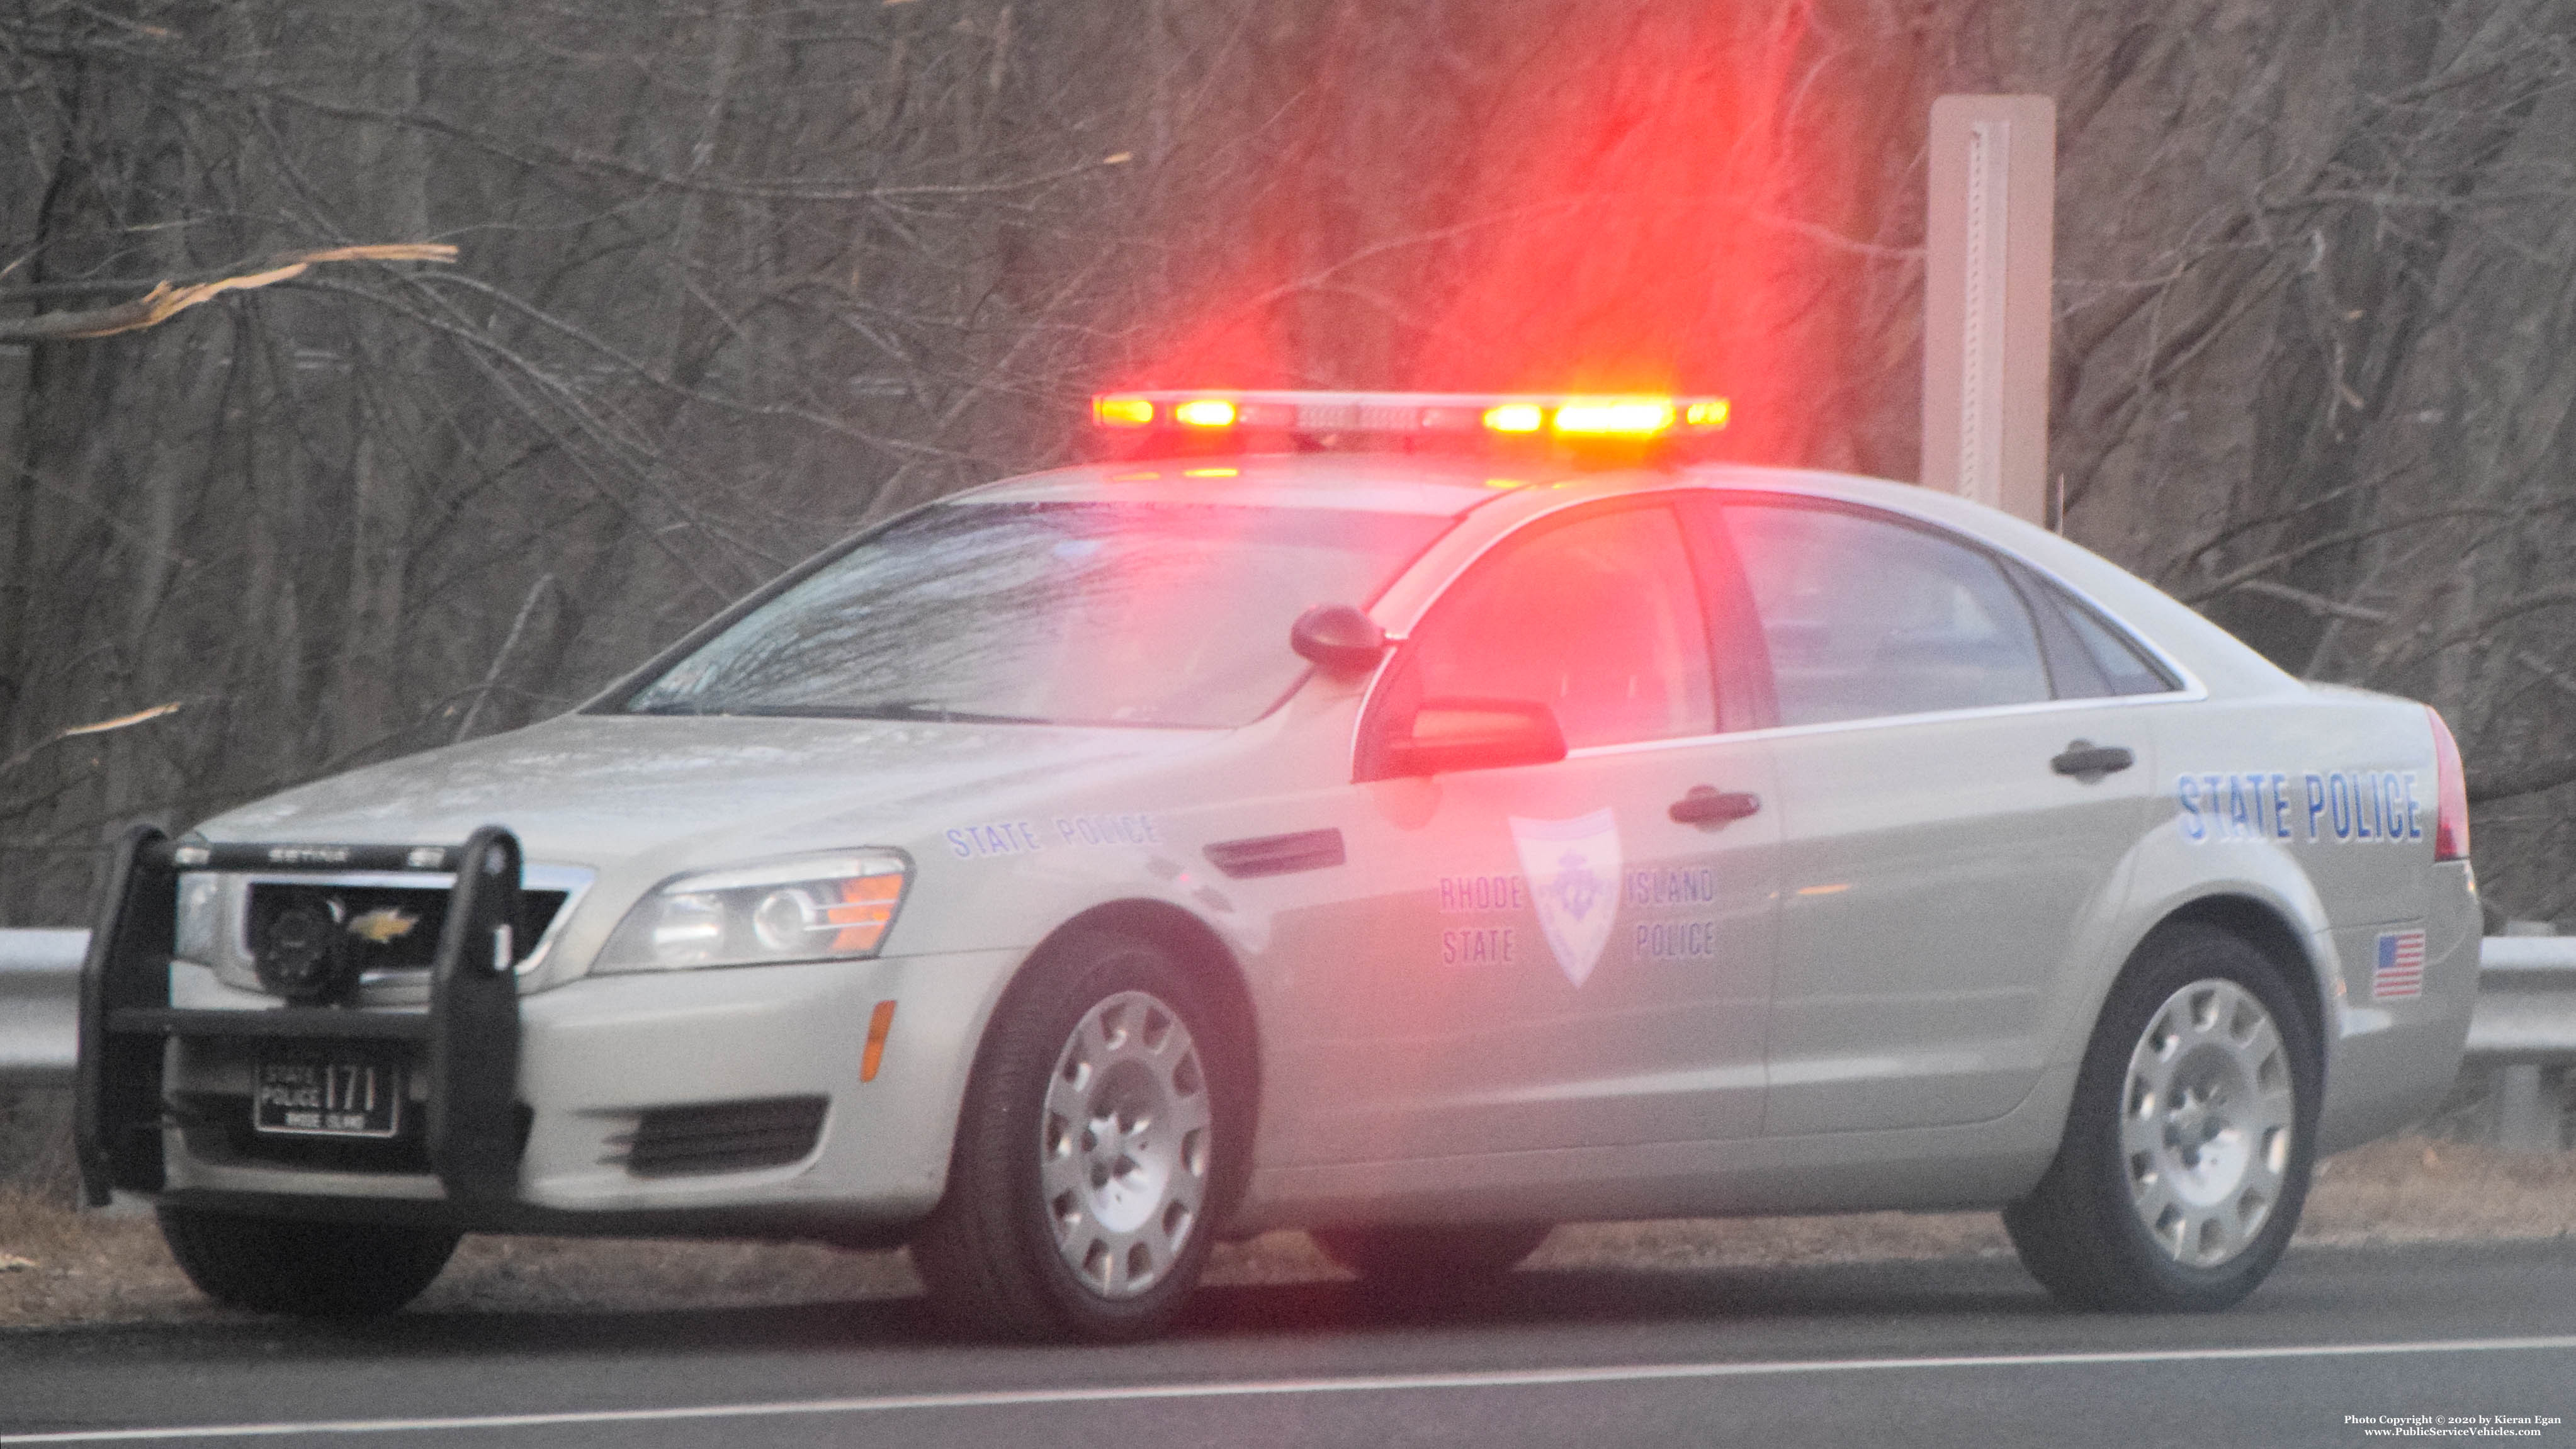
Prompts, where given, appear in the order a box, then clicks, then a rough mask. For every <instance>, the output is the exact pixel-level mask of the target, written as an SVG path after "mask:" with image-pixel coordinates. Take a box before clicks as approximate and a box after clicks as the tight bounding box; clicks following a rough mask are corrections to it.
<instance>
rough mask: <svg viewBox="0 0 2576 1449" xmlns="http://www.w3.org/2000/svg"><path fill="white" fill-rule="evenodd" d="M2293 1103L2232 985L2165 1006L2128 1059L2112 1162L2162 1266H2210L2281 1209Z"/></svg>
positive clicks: (2280, 1054)
mask: <svg viewBox="0 0 2576 1449" xmlns="http://www.w3.org/2000/svg"><path fill="white" fill-rule="evenodd" d="M2297 1115H2298V1103H2297V1098H2296V1095H2295V1093H2294V1092H2293V1090H2292V1086H2291V1080H2290V1059H2289V1053H2288V1050H2287V1049H2286V1048H2285V1047H2284V1046H2283V1045H2282V1043H2281V1033H2280V1030H2279V1029H2278V1027H2276V1026H2275V1025H2274V1023H2273V1021H2272V1015H2271V1013H2270V1012H2269V1011H2266V1010H2265V1009H2264V1007H2263V1003H2262V1001H2261V1000H2259V999H2258V998H2257V997H2255V995H2254V994H2253V993H2252V992H2250V991H2247V990H2246V989H2245V988H2244V987H2242V986H2239V985H2238V984H2236V983H2235V982H2233V981H2228V980H2224V979H2211V980H2207V981H2195V982H2193V983H2192V984H2191V985H2189V986H2186V987H2184V988H2182V989H2181V990H2180V991H2177V992H2175V993H2174V994H2173V995H2171V996H2169V997H2167V998H2166V999H2165V1003H2164V1005H2162V1006H2160V1007H2158V1008H2157V1009H2156V1013H2155V1015H2153V1016H2151V1017H2149V1018H2148V1019H2147V1026H2146V1030H2145V1031H2143V1032H2141V1033H2140V1034H2139V1036H2138V1045H2137V1048H2136V1050H2134V1051H2132V1052H2131V1053H2130V1054H2129V1074H2128V1083H2127V1088H2126V1090H2125V1091H2124V1092H2123V1093H2122V1094H2121V1112H2120V1153H2121V1157H2122V1159H2123V1161H2124V1163H2125V1164H2126V1167H2127V1172H2128V1181H2129V1201H2130V1205H2131V1206H2132V1207H2134V1208H2135V1209H2136V1211H2137V1214H2138V1221H2139V1222H2140V1223H2141V1224H2143V1225H2144V1226H2145V1227H2146V1230H2147V1235H2148V1236H2149V1237H2151V1238H2153V1239H2154V1240H2155V1241H2156V1244H2157V1246H2159V1247H2161V1248H2162V1249H2163V1250H2164V1251H2165V1254H2166V1255H2167V1256H2168V1257H2171V1258H2172V1259H2173V1260H2174V1261H2175V1262H2177V1263H2180V1264H2183V1265H2184V1266H2186V1267H2192V1268H2215V1267H2219V1266H2221V1265H2223V1264H2225V1263H2227V1262H2229V1261H2231V1260H2232V1259H2234V1258H2235V1257H2236V1256H2237V1255H2238V1254H2240V1253H2242V1252H2244V1251H2245V1250H2246V1249H2247V1248H2248V1247H2251V1246H2252V1245H2253V1243H2254V1240H2255V1238H2256V1237H2258V1236H2259V1235H2260V1234H2261V1233H2262V1231H2263V1227H2264V1224H2266V1223H2267V1222H2269V1221H2270V1220H2271V1217H2272V1212H2273V1210H2274V1208H2276V1207H2277V1206H2278V1205H2279V1203H2280V1200H2281V1192H2282V1187H2283V1184H2284V1181H2285V1179H2286V1178H2287V1176H2288V1173H2289V1165H2290V1148H2291V1145H2292V1139H2293V1137H2294V1136H2295V1132H2296V1123H2297Z"/></svg>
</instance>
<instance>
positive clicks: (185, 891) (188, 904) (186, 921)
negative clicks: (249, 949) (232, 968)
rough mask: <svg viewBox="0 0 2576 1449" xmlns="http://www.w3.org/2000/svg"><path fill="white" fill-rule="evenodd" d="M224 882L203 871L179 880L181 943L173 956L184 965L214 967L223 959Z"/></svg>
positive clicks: (173, 945) (190, 872) (175, 946)
mask: <svg viewBox="0 0 2576 1449" xmlns="http://www.w3.org/2000/svg"><path fill="white" fill-rule="evenodd" d="M223 886H224V883H223V880H222V879H221V878H220V877H218V876H213V875H209V874H207V873H205V872H204V871H193V870H192V871H189V872H187V873H186V874H184V875H182V876H180V877H179V921H178V939H177V940H176V941H174V942H172V943H171V945H172V954H173V955H175V956H177V957H178V958H179V959H180V960H182V961H194V962H196V963H197V964H198V965H200V966H212V965H214V964H215V963H216V962H217V961H219V960H221V959H223V949H224V896H223Z"/></svg>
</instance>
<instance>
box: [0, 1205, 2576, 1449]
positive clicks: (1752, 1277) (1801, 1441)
mask: <svg viewBox="0 0 2576 1449" xmlns="http://www.w3.org/2000/svg"><path fill="white" fill-rule="evenodd" d="M2478 1414H2485V1415H2489V1416H2499V1417H2500V1416H2535V1415H2554V1416H2557V1417H2559V1418H2561V1419H2563V1420H2567V1421H2569V1422H2565V1423H2560V1424H2558V1425H2556V1426H2554V1427H2542V1428H2540V1429H2539V1432H2538V1434H2537V1435H2536V1436H2521V1437H2514V1438H2510V1439H2505V1438H2500V1437H2497V1436H2493V1435H2490V1436H2486V1437H2479V1438H2476V1439H2475V1440H2474V1442H2477V1443H2482V1444H2483V1443H2496V1442H2508V1443H2517V1444H2542V1445H2549V1446H2553V1449H2576V1242H2564V1243H2540V1244H2522V1245H2510V1246H2484V1247H2417V1248H2406V1249H2372V1250H2357V1249H2304V1250H2301V1251H2299V1252H2296V1253H2294V1254H2293V1255H2292V1256H2291V1257H2290V1259H2289V1260H2288V1261H2287V1262H2286V1263H2284V1264H2283V1266H2282V1268H2281V1270H2280V1271H2279V1272H2278V1273H2277V1274H2275V1275H2274V1277H2273V1279H2272V1281H2271V1283H2269V1284H2268V1285H2266V1287H2265V1288H2264V1289H2263V1291H2261V1292H2260V1293H2258V1294H2257V1295H2256V1296H2255V1297H2254V1298H2253V1299H2252V1300H2251V1301H2250V1302H2248V1303H2247V1304H2246V1305H2245V1306H2244V1307H2242V1308H2240V1309H2237V1310H2236V1311H2234V1312H2231V1313H2227V1314H2221V1315H2217V1316H2214V1317H2204V1318H2129V1319H2123V1318H2109V1317H2096V1316H2091V1315H2084V1314H2075V1313H2069V1312H2065V1311H2062V1310H2060V1309H2057V1308H2055V1307H2054V1306H2052V1305H2051V1304H2050V1303H2049V1302H2048V1300H2047V1299H2045V1298H2044V1297H2043V1296H2041V1295H2040V1293H2039V1292H2038V1290H2037V1289H2036V1288H2034V1287H2033V1286H2032V1285H2031V1283H2030V1281H2029V1280H2028V1279H2027V1278H2025V1277H2023V1276H2022V1274H2021V1273H2020V1271H2019V1269H2018V1268H2016V1267H2015V1266H2014V1265H2013V1263H2012V1262H2011V1261H2010V1260H2009V1259H1991V1260H1974V1261H1953V1262H1938V1263H1916V1264H1898V1265H1874V1266H1868V1267H1825V1268H1805V1269H1781V1270H1763V1271H1742V1270H1729V1271H1709V1272H1642V1271H1641V1272H1589V1271H1587V1272H1547V1273H1522V1274H1516V1275H1514V1276H1513V1278H1512V1279H1511V1280H1509V1282H1508V1283H1507V1284H1505V1285H1503V1286H1500V1287H1498V1288H1496V1289H1493V1290H1491V1291H1488V1292H1486V1293H1483V1294H1481V1295H1479V1296H1477V1297H1475V1298H1472V1299H1469V1300H1464V1301H1460V1302H1456V1303H1452V1304H1450V1305H1447V1306H1444V1307H1440V1308H1436V1309H1434V1308H1416V1309H1410V1310H1404V1309H1390V1308H1387V1307H1382V1306H1376V1305H1372V1304H1371V1303H1369V1302H1368V1301H1366V1300H1365V1299H1364V1298H1362V1297H1361V1296H1360V1295H1359V1294H1358V1292H1357V1291H1356V1290H1354V1289H1352V1288H1349V1287H1345V1286H1340V1285H1304V1286H1297V1287H1283V1288H1237V1289H1223V1290H1209V1291H1206V1292H1203V1293H1202V1294H1200V1295H1199V1299H1198V1300H1197V1302H1196V1303H1195V1306H1194V1310H1193V1313H1192V1316H1191V1320H1190V1322H1189V1323H1188V1325H1187V1326H1186V1328H1185V1329H1184V1331H1183V1332H1182V1333H1181V1334H1179V1335H1178V1336H1176V1337H1175V1338H1174V1339H1172V1340H1169V1341H1167V1342H1164V1343H1160V1344H1154V1345H1147V1346H1142V1347H1133V1348H1118V1349H1052V1348H1047V1349H1028V1348H1010V1349H1005V1348H995V1347H990V1346H984V1345H976V1344H966V1343H957V1342H951V1341H942V1340H939V1339H937V1338H935V1337H933V1336H932V1335H931V1334H930V1332H929V1330H928V1329H927V1328H926V1327H925V1326H924V1324H923V1323H922V1322H921V1320H920V1319H919V1317H918V1316H917V1314H916V1311H915V1309H914V1308H913V1306H912V1305H911V1304H909V1303H874V1304H840V1305H829V1306H821V1307H810V1308H796V1309H784V1310H782V1309H760V1310H725V1311H711V1312H697V1313H651V1314H616V1315H605V1314H602V1315H583V1314H543V1315H517V1314H513V1315H491V1314H438V1315H426V1314H413V1315H405V1316H403V1317H400V1318H397V1319H393V1320H388V1321H386V1322H383V1323H378V1324H372V1325H363V1326H357V1327H343V1328H320V1327H312V1326H306V1325H298V1324H275V1325H265V1324H264V1325H260V1326H257V1327H252V1328H247V1329H246V1328H244V1327H242V1326H240V1325H230V1326H222V1327H206V1326H193V1327H169V1328H148V1329H116V1330H20V1331H14V1332H8V1333H0V1427H5V1428H7V1429H8V1430H10V1431H12V1432H10V1433H7V1434H0V1444H15V1443H37V1442H83V1443H113V1442H120V1441H123V1442H137V1441H140V1442H162V1443H173V1444H197V1443H219V1442H229V1443H250V1444H270V1443H274V1444H278V1445H281V1446H297V1445H306V1444H313V1443H317V1442H330V1441H333V1440H344V1439H354V1440H358V1441H359V1442H364V1443H367V1444H371V1445H382V1446H385V1449H415V1446H417V1449H431V1446H439V1449H445V1446H451V1445H453V1446H476V1449H520V1446H529V1445H540V1444H542V1445H549V1446H552V1445H569V1446H590V1445H620V1446H661V1445H699V1444H712V1443H722V1444H725V1445H727V1446H770V1445H849V1444H862V1443H863V1444H869V1445H877V1444H889V1445H977V1446H982V1445H993V1444H1020V1443H1029V1444H1040V1443H1043V1444H1047V1445H1050V1446H1068V1449H1070V1446H1082V1445H1093V1444H1100V1445H1108V1444H1116V1445H1119V1446H1121V1449H1140V1446H1153V1445H1164V1444H1170V1445H1204V1444H1212V1443H1223V1444H1229V1445H1232V1444H1246V1445H1267V1444H1291V1443H1294V1444H1310V1443H1315V1444H1335V1443H1340V1444H1366V1445H1369V1446H1371V1449H1393V1446H1411V1445H1474V1446H1478V1449H1495V1446H1512V1445H1532V1446H1537V1445H1548V1446H1557V1445H1581V1446H1583V1449H1610V1446H1617V1445H1629V1444H1636V1445H1667V1444H1761V1445H1766V1446H1768V1445H1778V1446H1799V1445H1832V1446H1844V1445H1866V1444H1897V1443H1903V1444H1906V1445H1910V1446H1911V1445H1924V1446H1937V1445H1962V1446H1968V1445H1974V1446H1981V1449H1982V1446H2004V1445H2050V1446H2057V1445H2119V1446H2123V1449H2129V1446H2145V1445H2167V1444H2170V1445H2186V1446H2190V1449H2211V1446H2219V1445H2240V1444H2241V1445H2264V1446H2271V1445H2310V1444H2315V1445H2362V1444H2368V1443H2371V1442H2374V1440H2373V1439H2372V1438H2370V1437H2368V1436H2365V1435H2364V1433H2363V1432H2362V1427H2361V1426H2358V1425H2354V1424H2351V1423H2348V1422H2347V1416H2377V1415H2436V1416H2442V1415H2478ZM218 1425H221V1426H230V1429H229V1432H228V1434H227V1435H226V1436H225V1437H222V1438H217V1437H215V1436H211V1435H207V1434H201V1433H197V1434H192V1433H185V1432H168V1431H173V1430H185V1429H189V1428H199V1429H202V1428H205V1427H207V1426H218ZM315 1426H320V1427H319V1428H316V1427H315ZM361 1426H363V1427H365V1428H366V1429H368V1430H370V1431H372V1432H368V1433H366V1434H364V1435H363V1437H361V1435H360V1434H359V1433H358V1430H359V1429H360V1428H361ZM2495 1427H2504V1426H2495ZM2512 1427H2525V1426H2518V1425H2517V1426H2512ZM119 1431H126V1432H119ZM134 1431H141V1432H134ZM2453 1437H2454V1438H2458V1437H2463V1436H2453ZM2381 1442H2392V1443H2395V1442H2416V1443H2423V1442H2430V1441H2429V1440H2428V1439H2425V1438H2413V1439H2391V1440H2385V1441H2381Z"/></svg>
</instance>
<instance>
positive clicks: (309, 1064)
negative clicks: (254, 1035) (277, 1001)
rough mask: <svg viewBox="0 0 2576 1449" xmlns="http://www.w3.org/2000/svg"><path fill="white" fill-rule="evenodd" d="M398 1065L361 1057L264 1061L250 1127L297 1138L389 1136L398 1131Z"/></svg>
mask: <svg viewBox="0 0 2576 1449" xmlns="http://www.w3.org/2000/svg"><path fill="white" fill-rule="evenodd" d="M402 1089H403V1082H402V1068H400V1067H398V1066H395V1065H394V1064H393V1063H391V1062H384V1061H370V1060H368V1059H366V1058H363V1057H346V1056H329V1057H293V1058H284V1059H277V1058H272V1059H269V1060H264V1061H262V1062H261V1063H260V1064H259V1082H258V1088H257V1092H256V1095H254V1096H253V1097H252V1099H251V1102H252V1105H251V1126H252V1127H253V1128H254V1129H256V1130H258V1131H261V1132H282V1133H286V1134H289V1135H292V1136H302V1137H391V1136H393V1135H394V1134H396V1133H398V1132H400V1131H401V1130H402Z"/></svg>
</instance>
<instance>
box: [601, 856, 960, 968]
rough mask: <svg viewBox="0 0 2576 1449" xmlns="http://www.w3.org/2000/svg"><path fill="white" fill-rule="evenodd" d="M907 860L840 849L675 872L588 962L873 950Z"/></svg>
mask: <svg viewBox="0 0 2576 1449" xmlns="http://www.w3.org/2000/svg"><path fill="white" fill-rule="evenodd" d="M911 878H912V863H911V862H910V861H908V860H906V859H905V858H904V857H903V855H902V854H901V853H900V852H897V851H891V850H840V851H834V852H832V853H831V854H828V855H800V856H795V857H792V858H790V859H787V860H774V861H766V862H763V863H761V864H758V865H746V866H737V867H734V868H732V869H730V870H711V871H701V872H699V873H697V874H695V875H683V876H674V877H672V878H671V879H669V880H666V881H664V882H662V884H661V885H660V886H658V887H656V888H655V889H654V891H653V893H652V894H651V895H648V896H646V897H645V898H644V899H643V900H641V901H638V902H637V903H636V905H635V909H633V910H631V911H629V912H627V913H626V919H625V920H624V921H622V922H620V923H619V924H618V927H617V933H616V934H615V935H613V936H610V937H609V938H608V947H607V949H606V950H604V951H601V952H600V953H599V960H598V961H597V962H596V963H595V964H593V965H592V967H591V968H590V969H591V970H592V971H593V972H607V971H675V970H681V969H684V968H687V967H693V966H756V965H762V964H765V963H768V962H773V961H829V960H839V959H844V958H852V957H860V956H873V955H875V954H876V953H877V946H878V944H879V943H881V942H882V941H884V940H885V933H886V928H887V927H889V926H892V925H893V924H894V913H895V910H896V908H897V907H899V906H901V905H902V904H903V892H904V886H905V885H906V884H907V883H908V882H909V881H910V880H911Z"/></svg>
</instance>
